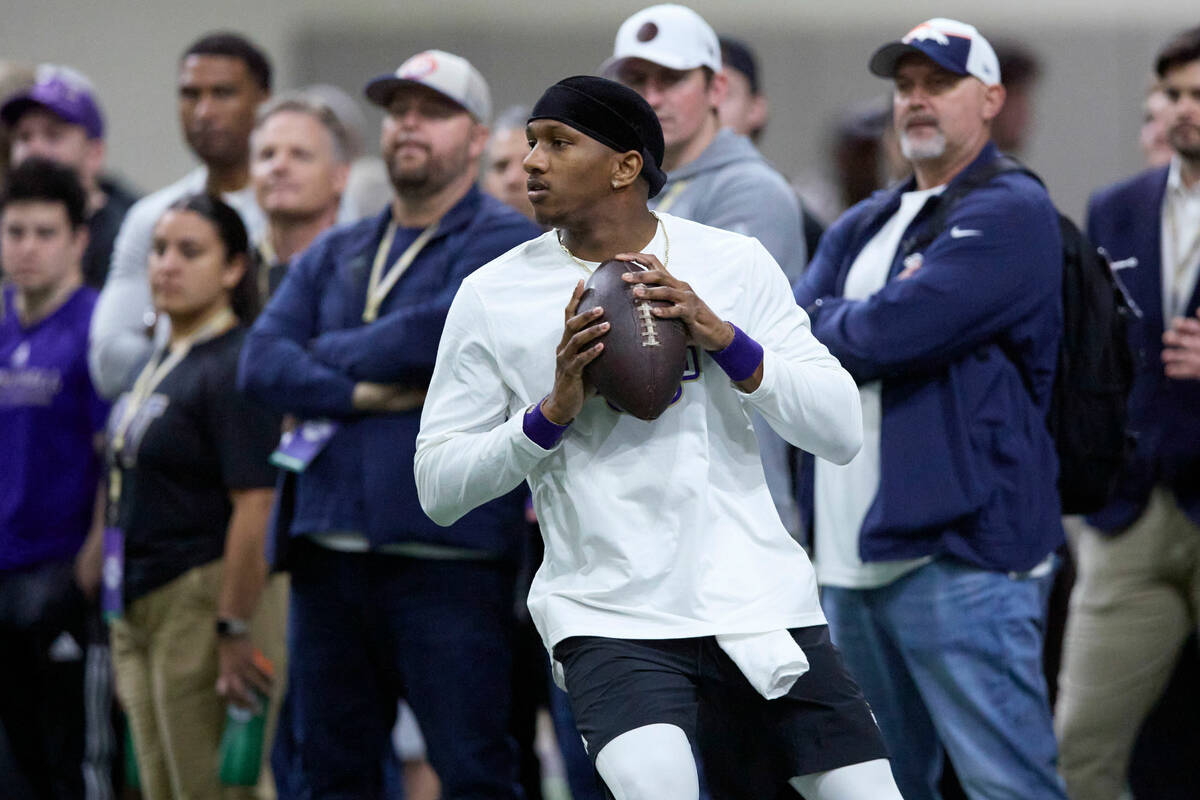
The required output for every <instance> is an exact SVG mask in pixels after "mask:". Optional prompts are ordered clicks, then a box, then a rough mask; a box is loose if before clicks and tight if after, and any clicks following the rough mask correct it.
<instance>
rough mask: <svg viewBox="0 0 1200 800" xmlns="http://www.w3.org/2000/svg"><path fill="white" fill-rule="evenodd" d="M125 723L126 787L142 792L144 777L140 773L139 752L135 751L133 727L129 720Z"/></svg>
mask: <svg viewBox="0 0 1200 800" xmlns="http://www.w3.org/2000/svg"><path fill="white" fill-rule="evenodd" d="M124 722H125V785H126V786H127V787H128V788H130V789H133V790H134V791H137V792H140V791H141V790H142V776H141V774H140V773H139V772H138V763H137V752H136V751H135V750H134V749H133V727H132V726H131V725H130V724H129V720H128V718H126V719H125V720H124Z"/></svg>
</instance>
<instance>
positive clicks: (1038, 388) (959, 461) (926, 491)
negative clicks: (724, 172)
mask: <svg viewBox="0 0 1200 800" xmlns="http://www.w3.org/2000/svg"><path fill="white" fill-rule="evenodd" d="M997 155H998V153H997V151H996V148H995V146H994V145H992V144H990V143H989V144H988V145H987V146H986V147H985V148H984V149H983V151H982V152H981V153H980V154H979V156H978V157H977V158H976V159H975V161H974V162H972V164H970V165H969V166H968V167H967V168H966V169H965V170H963V172H962V173H960V174H959V175H958V176H956V178H955V179H954V180H953V181H951V184H950V186H951V189H950V190H948V191H952V187H953V186H954V184H955V182H957V181H960V180H962V179H963V177H964V176H966V175H967V174H969V173H970V172H971V171H972V170H975V169H977V168H979V167H980V166H982V165H983V164H986V163H988V162H990V161H991V160H993V159H995V158H996V157H997ZM914 188H915V183H914V181H912V180H910V181H908V182H907V183H905V184H903V185H901V186H898V187H895V188H892V189H887V190H884V191H881V192H877V193H876V194H874V195H872V196H871V197H870V198H868V199H866V200H864V201H862V202H861V203H859V204H858V205H856V206H855V207H854V208H852V209H850V210H849V211H847V212H846V213H845V214H843V215H842V217H841V218H840V219H838V220H837V222H835V223H834V224H833V225H832V226H831V227H830V228H829V230H828V231H827V232H826V233H825V236H824V237H823V238H822V239H821V245H820V247H819V248H818V249H817V254H816V256H815V258H814V259H813V261H812V264H811V265H810V266H809V268H808V271H807V272H805V274H804V277H803V278H802V279H801V281H800V282H799V283H798V284H797V286H796V299H797V300H798V302H799V303H800V304H801V305H803V306H805V307H807V308H809V314H810V316H811V317H812V330H813V334H814V335H815V336H816V337H817V339H818V340H820V341H821V342H822V343H823V344H824V345H825V346H826V347H828V348H829V350H830V352H832V353H833V354H834V355H835V356H837V358H838V359H839V360H840V361H841V362H842V366H844V367H845V368H846V369H847V370H848V371H849V372H850V374H851V375H853V376H854V378H855V380H857V381H858V382H859V383H864V382H866V381H872V380H881V381H882V411H883V418H882V423H881V425H882V428H881V433H880V436H881V439H880V451H881V452H880V484H879V489H878V491H877V493H876V495H875V499H874V501H873V502H872V504H871V507H870V509H869V510H868V512H867V516H866V519H865V520H864V521H863V526H862V530H861V532H860V535H859V554H860V557H861V558H862V560H863V561H886V560H896V559H904V558H914V557H919V556H927V555H951V556H954V557H955V558H958V559H961V560H963V561H966V562H968V563H971V564H974V565H976V566H979V567H983V568H985V569H994V570H1002V571H1023V570H1028V569H1030V568H1032V567H1033V566H1035V565H1036V564H1037V563H1038V562H1040V561H1041V560H1042V559H1043V558H1045V557H1046V555H1047V554H1048V553H1050V552H1052V551H1053V550H1054V549H1055V548H1056V547H1057V546H1058V545H1059V543H1060V542H1061V541H1062V525H1061V522H1060V519H1059V502H1058V492H1057V488H1056V479H1057V476H1058V460H1057V456H1056V454H1055V451H1054V443H1053V441H1052V440H1051V438H1050V434H1049V432H1048V430H1047V428H1046V423H1045V417H1046V411H1047V409H1048V407H1049V399H1050V391H1051V387H1052V385H1053V381H1054V369H1055V365H1056V361H1057V354H1058V343H1059V338H1060V333H1061V330H1062V297H1061V286H1062V240H1061V236H1060V234H1059V226H1058V215H1057V212H1056V211H1055V209H1054V205H1053V204H1052V203H1051V202H1050V198H1049V196H1048V195H1047V194H1046V191H1045V189H1043V188H1042V186H1041V185H1040V184H1038V183H1037V182H1036V181H1035V180H1033V179H1032V178H1030V177H1028V176H1027V175H1024V174H1020V173H1013V172H1010V173H1003V174H1001V175H998V176H996V177H995V178H993V179H992V180H991V181H990V182H988V183H987V184H986V185H984V186H981V187H979V188H978V189H975V190H974V191H972V192H970V193H969V194H967V195H966V196H965V197H964V198H963V199H962V200H961V201H960V202H959V203H958V204H957V205H956V206H955V207H954V209H953V210H952V211H951V212H950V215H949V218H948V219H947V220H946V225H945V228H944V229H943V230H942V231H941V233H940V234H939V235H938V236H937V238H935V239H934V240H933V241H932V242H930V243H929V245H928V246H926V247H925V249H924V251H923V253H922V254H921V255H922V257H923V266H922V267H921V268H920V269H919V270H918V271H917V272H916V273H915V274H914V275H913V276H912V277H911V278H908V279H906V280H897V279H896V276H897V275H898V274H899V272H900V271H901V269H902V268H903V266H904V264H903V262H904V260H905V259H904V253H903V250H904V248H903V247H901V248H898V249H897V253H896V254H895V257H894V259H893V262H892V264H891V271H890V273H889V279H888V282H887V283H886V284H885V285H884V286H883V288H882V289H880V290H879V291H878V292H876V293H875V294H874V295H872V296H871V297H869V298H867V299H865V300H848V299H846V298H844V297H842V293H843V289H844V286H845V283H846V276H847V274H848V272H849V271H850V267H851V265H852V264H853V263H854V260H855V258H856V257H857V255H858V253H859V252H860V251H861V250H862V249H863V247H864V246H865V245H866V244H867V242H869V241H870V240H871V238H872V237H873V236H874V235H875V234H876V233H877V232H878V231H879V229H880V228H881V227H883V225H884V223H885V222H886V221H887V220H888V219H889V218H891V216H892V215H893V214H895V212H896V210H897V209H898V208H899V206H900V195H901V193H902V192H906V191H911V190H912V189H914ZM935 203H936V201H930V202H928V203H927V204H926V206H925V207H924V208H923V209H922V210H921V212H920V213H918V214H917V216H916V218H915V219H914V220H913V222H912V224H911V225H910V226H909V228H908V230H907V231H906V232H905V238H906V239H909V238H912V237H915V236H917V235H918V234H920V232H921V231H922V229H923V228H924V227H925V226H927V225H928V223H929V218H930V215H931V213H932V209H933V207H934V205H935ZM964 234H965V235H964ZM801 494H802V496H803V494H804V487H802V488H801Z"/></svg>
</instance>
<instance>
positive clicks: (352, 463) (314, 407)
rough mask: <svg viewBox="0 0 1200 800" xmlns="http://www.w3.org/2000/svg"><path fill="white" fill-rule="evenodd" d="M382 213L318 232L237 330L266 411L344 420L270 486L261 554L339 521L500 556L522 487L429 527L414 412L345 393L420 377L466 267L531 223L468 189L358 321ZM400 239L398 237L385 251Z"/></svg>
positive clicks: (250, 381)
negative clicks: (267, 536)
mask: <svg viewBox="0 0 1200 800" xmlns="http://www.w3.org/2000/svg"><path fill="white" fill-rule="evenodd" d="M390 219H391V209H390V207H389V208H387V209H385V210H384V211H383V212H382V213H381V214H380V215H378V216H376V217H370V218H367V219H364V220H362V221H360V222H356V223H352V224H349V225H344V226H339V227H337V228H334V229H332V230H330V231H327V232H325V233H324V234H322V235H321V236H320V237H318V238H317V240H316V241H314V242H313V243H312V245H310V246H309V248H308V249H307V250H306V251H305V252H304V253H303V254H301V255H300V257H299V258H298V259H297V260H296V261H295V263H293V264H292V266H291V267H289V268H288V271H287V274H286V276H285V277H284V279H283V282H282V284H280V286H279V289H278V291H276V293H275V294H274V295H273V296H272V297H271V301H270V302H269V303H268V304H267V307H266V309H264V310H263V313H262V314H261V315H260V316H259V318H258V320H257V321H256V322H255V323H254V326H253V328H251V330H250V333H249V335H248V336H247V337H246V344H245V347H244V348H243V350H242V359H241V365H240V369H239V373H238V382H239V386H240V387H241V388H242V390H243V391H245V392H247V393H248V394H250V395H251V396H253V397H255V398H257V399H258V400H260V401H261V402H263V403H265V404H267V405H269V406H270V407H272V408H274V409H276V410H277V411H280V412H283V413H288V414H293V415H295V416H297V417H300V418H301V419H311V418H316V417H329V418H332V419H334V420H336V421H338V422H339V423H340V424H341V427H340V428H339V429H338V431H337V432H336V433H335V434H334V436H333V438H332V439H331V440H330V442H329V444H328V445H327V446H326V447H325V449H324V450H323V451H322V452H321V453H320V454H319V455H318V456H317V458H316V459H315V460H314V461H313V462H312V464H310V465H309V467H308V469H307V470H306V471H305V472H303V473H302V474H300V475H299V476H297V477H296V478H295V479H294V480H289V481H285V482H284V484H283V485H282V486H281V490H282V491H281V492H280V501H279V507H278V508H277V510H276V515H275V522H274V523H273V525H272V541H271V542H270V544H269V551H270V552H271V553H280V551H281V550H282V548H281V547H280V545H281V543H280V542H278V541H275V539H276V538H277V537H279V536H284V537H286V536H287V535H288V534H290V535H291V536H302V535H306V534H320V533H328V532H349V531H353V532H357V533H361V534H363V535H365V536H366V538H367V540H368V541H369V542H370V543H371V545H372V546H376V547H377V546H379V545H382V544H387V543H393V542H405V543H408V542H417V543H425V544H436V545H446V546H454V547H461V548H467V549H472V550H477V551H481V552H485V553H490V554H506V553H508V552H509V551H510V549H511V547H512V546H513V545H514V544H515V540H514V539H513V538H512V536H513V526H514V525H517V524H519V523H520V520H521V519H522V517H523V513H524V510H523V505H522V496H521V493H520V492H519V491H518V492H513V493H510V494H509V495H506V496H505V497H501V498H498V499H496V500H493V501H492V502H490V503H486V504H484V505H483V506H480V507H479V508H477V509H475V510H474V511H472V512H471V513H470V514H468V515H466V516H465V517H463V519H461V520H460V521H459V522H457V523H456V524H455V525H453V526H451V527H449V528H443V527H439V526H438V525H436V524H434V523H433V522H432V521H431V520H430V519H429V518H428V517H426V516H425V514H424V512H423V511H422V510H421V505H420V503H419V502H418V500H417V489H416V482H415V480H414V478H413V454H414V451H415V449H416V437H417V431H418V429H419V427H420V421H421V410H420V409H419V408H418V409H414V410H412V411H406V412H403V413H397V414H363V413H359V412H357V411H355V409H354V407H353V403H352V395H353V390H354V384H355V383H356V382H358V381H374V382H380V383H400V384H404V385H408V386H413V387H420V388H423V387H425V386H428V384H429V378H430V376H431V375H432V374H433V364H434V361H435V359H436V356H437V348H438V342H439V340H440V339H441V335H442V328H443V327H444V326H445V322H446V313H447V311H448V310H449V308H450V302H451V301H452V300H453V299H454V295H455V293H456V292H457V291H458V287H459V284H461V283H462V280H463V278H465V277H466V276H467V275H469V274H470V273H471V272H473V271H475V270H476V269H477V268H479V267H481V266H482V265H483V264H485V263H487V262H488V261H491V260H492V259H494V258H496V257H497V256H500V255H502V254H504V253H505V252H507V251H508V250H510V249H511V248H513V247H515V246H517V245H518V244H520V243H522V242H524V241H526V240H528V239H531V238H533V237H534V236H537V235H539V234H540V233H541V231H540V230H539V229H538V228H537V227H536V226H535V225H534V224H533V223H532V222H530V221H529V220H527V219H525V217H523V216H521V215H520V214H518V213H517V212H516V211H513V210H512V209H510V208H508V207H507V206H505V205H503V204H502V203H500V201H498V200H496V199H494V198H492V197H488V196H487V195H485V194H483V193H482V192H480V191H479V190H478V189H477V188H474V187H472V189H471V190H470V191H469V192H468V193H467V194H466V195H465V196H464V197H463V199H462V200H460V201H459V202H458V204H457V205H455V206H454V208H452V209H451V210H450V211H449V212H447V213H446V215H445V217H443V218H442V221H441V223H440V224H439V226H438V231H437V234H436V235H435V236H434V237H433V238H432V239H430V241H429V243H428V244H427V245H426V246H425V248H424V249H422V250H421V252H420V255H419V256H418V257H417V258H416V260H415V261H414V262H413V263H412V265H411V266H410V267H409V268H408V270H407V271H406V272H405V273H404V275H403V276H402V277H401V278H400V280H399V282H398V283H397V284H396V286H395V288H394V289H393V290H392V291H391V292H390V293H389V294H388V296H387V298H386V299H385V300H384V302H383V304H382V306H381V308H380V311H379V318H378V319H377V320H376V321H375V322H372V323H370V324H364V323H363V321H362V313H363V306H364V304H365V301H366V291H367V280H368V276H369V274H370V271H371V264H372V262H373V260H374V258H375V253H376V250H377V249H378V247H379V244H380V242H381V241H382V239H383V236H384V232H385V231H386V229H387V226H388V223H389V221H390ZM410 233H411V232H410ZM409 238H413V237H411V236H410V237H409ZM405 244H407V241H406V240H405V238H404V237H403V236H402V235H398V236H397V237H396V241H395V243H394V245H393V248H392V253H393V257H394V255H395V254H396V253H397V252H399V251H401V250H402V249H403V247H404V246H405ZM389 263H390V262H389ZM289 501H290V502H291V504H292V505H290V506H288V505H287V504H288V503H289ZM282 544H286V542H284V543H282Z"/></svg>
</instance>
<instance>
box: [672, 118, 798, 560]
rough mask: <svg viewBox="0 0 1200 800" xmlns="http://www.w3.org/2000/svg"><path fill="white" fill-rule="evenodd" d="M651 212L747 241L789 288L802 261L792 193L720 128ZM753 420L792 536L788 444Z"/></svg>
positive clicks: (676, 173) (749, 148) (740, 139)
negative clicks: (775, 266) (759, 248)
mask: <svg viewBox="0 0 1200 800" xmlns="http://www.w3.org/2000/svg"><path fill="white" fill-rule="evenodd" d="M650 207H651V208H653V209H655V210H657V211H663V212H665V213H669V214H674V215H675V216H677V217H684V218H685V219H690V220H693V221H695V222H701V223H704V224H705V225H711V226H712V227H714V228H722V229H724V230H727V231H734V232H735V233H741V234H745V235H746V236H753V237H754V238H756V239H758V240H759V241H760V242H762V244H763V247H766V248H767V252H769V253H770V254H771V255H772V256H773V257H774V258H775V260H776V261H778V262H779V265H780V266H781V267H782V268H783V272H784V274H785V275H787V277H788V282H789V283H795V282H796V280H797V279H798V278H799V277H800V273H801V272H802V271H803V270H804V265H805V263H806V262H807V260H808V259H807V255H808V254H807V253H806V252H805V247H804V231H803V229H802V228H801V222H800V205H799V201H798V200H797V199H796V193H795V192H793V191H792V188H791V186H789V185H788V182H787V181H786V180H784V178H783V176H782V175H780V174H779V173H778V172H776V171H775V169H774V168H773V167H771V165H770V164H768V163H767V162H766V159H764V158H763V157H762V156H761V155H760V154H759V152H758V150H756V149H755V147H754V145H753V144H751V143H750V140H749V139H747V138H746V137H745V136H739V135H738V134H736V133H734V132H733V131H732V130H730V129H728V128H722V129H721V130H720V131H719V132H718V133H717V136H716V138H715V139H713V141H712V143H711V144H709V146H708V147H706V148H705V149H704V152H703V153H701V154H700V155H699V156H698V157H697V158H696V159H695V160H694V161H691V162H689V163H687V164H684V165H683V166H681V167H679V168H678V169H674V170H671V172H670V173H668V174H667V182H666V185H664V186H663V189H662V191H661V192H659V193H658V196H657V197H655V198H654V199H652V200H651V201H650ZM751 418H752V420H753V422H754V432H755V434H756V435H757V436H758V447H759V451H760V453H761V455H762V463H763V473H764V474H765V476H766V479H767V488H768V489H770V490H771V499H772V500H774V501H775V509H776V511H778V512H779V518H780V519H781V520H782V521H783V525H784V527H786V528H787V529H788V532H789V533H791V534H792V535H793V536H797V537H798V536H799V535H800V533H801V531H800V511H799V508H798V507H797V505H796V499H795V487H794V485H793V482H792V471H791V467H790V463H791V452H790V449H789V446H788V443H787V442H785V441H784V440H783V438H782V437H781V436H780V435H779V434H777V433H776V432H775V431H774V430H772V429H771V427H770V426H769V425H768V424H767V422H766V420H764V419H763V418H762V416H761V415H759V414H757V413H755V414H752V415H751Z"/></svg>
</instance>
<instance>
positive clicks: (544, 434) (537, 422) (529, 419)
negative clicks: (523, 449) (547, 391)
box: [521, 397, 571, 450]
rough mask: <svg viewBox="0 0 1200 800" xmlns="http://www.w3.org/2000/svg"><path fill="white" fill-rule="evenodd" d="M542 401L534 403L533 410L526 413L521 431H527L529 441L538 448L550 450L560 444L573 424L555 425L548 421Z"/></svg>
mask: <svg viewBox="0 0 1200 800" xmlns="http://www.w3.org/2000/svg"><path fill="white" fill-rule="evenodd" d="M545 399H546V398H545V397H543V398H542V400H545ZM542 400H539V401H537V402H536V403H534V404H533V408H531V409H529V410H528V411H526V412H525V419H524V420H522V421H521V430H523V431H525V435H526V436H527V437H529V440H530V441H531V442H533V443H534V444H536V445H537V446H538V447H540V448H542V449H543V450H550V449H552V448H553V447H554V445H556V444H558V440H559V439H561V438H562V435H563V434H564V433H566V432H567V426H568V425H570V424H571V423H569V422H568V423H567V424H566V425H555V424H554V423H553V422H551V421H550V420H548V419H546V415H545V414H543V413H542Z"/></svg>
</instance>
